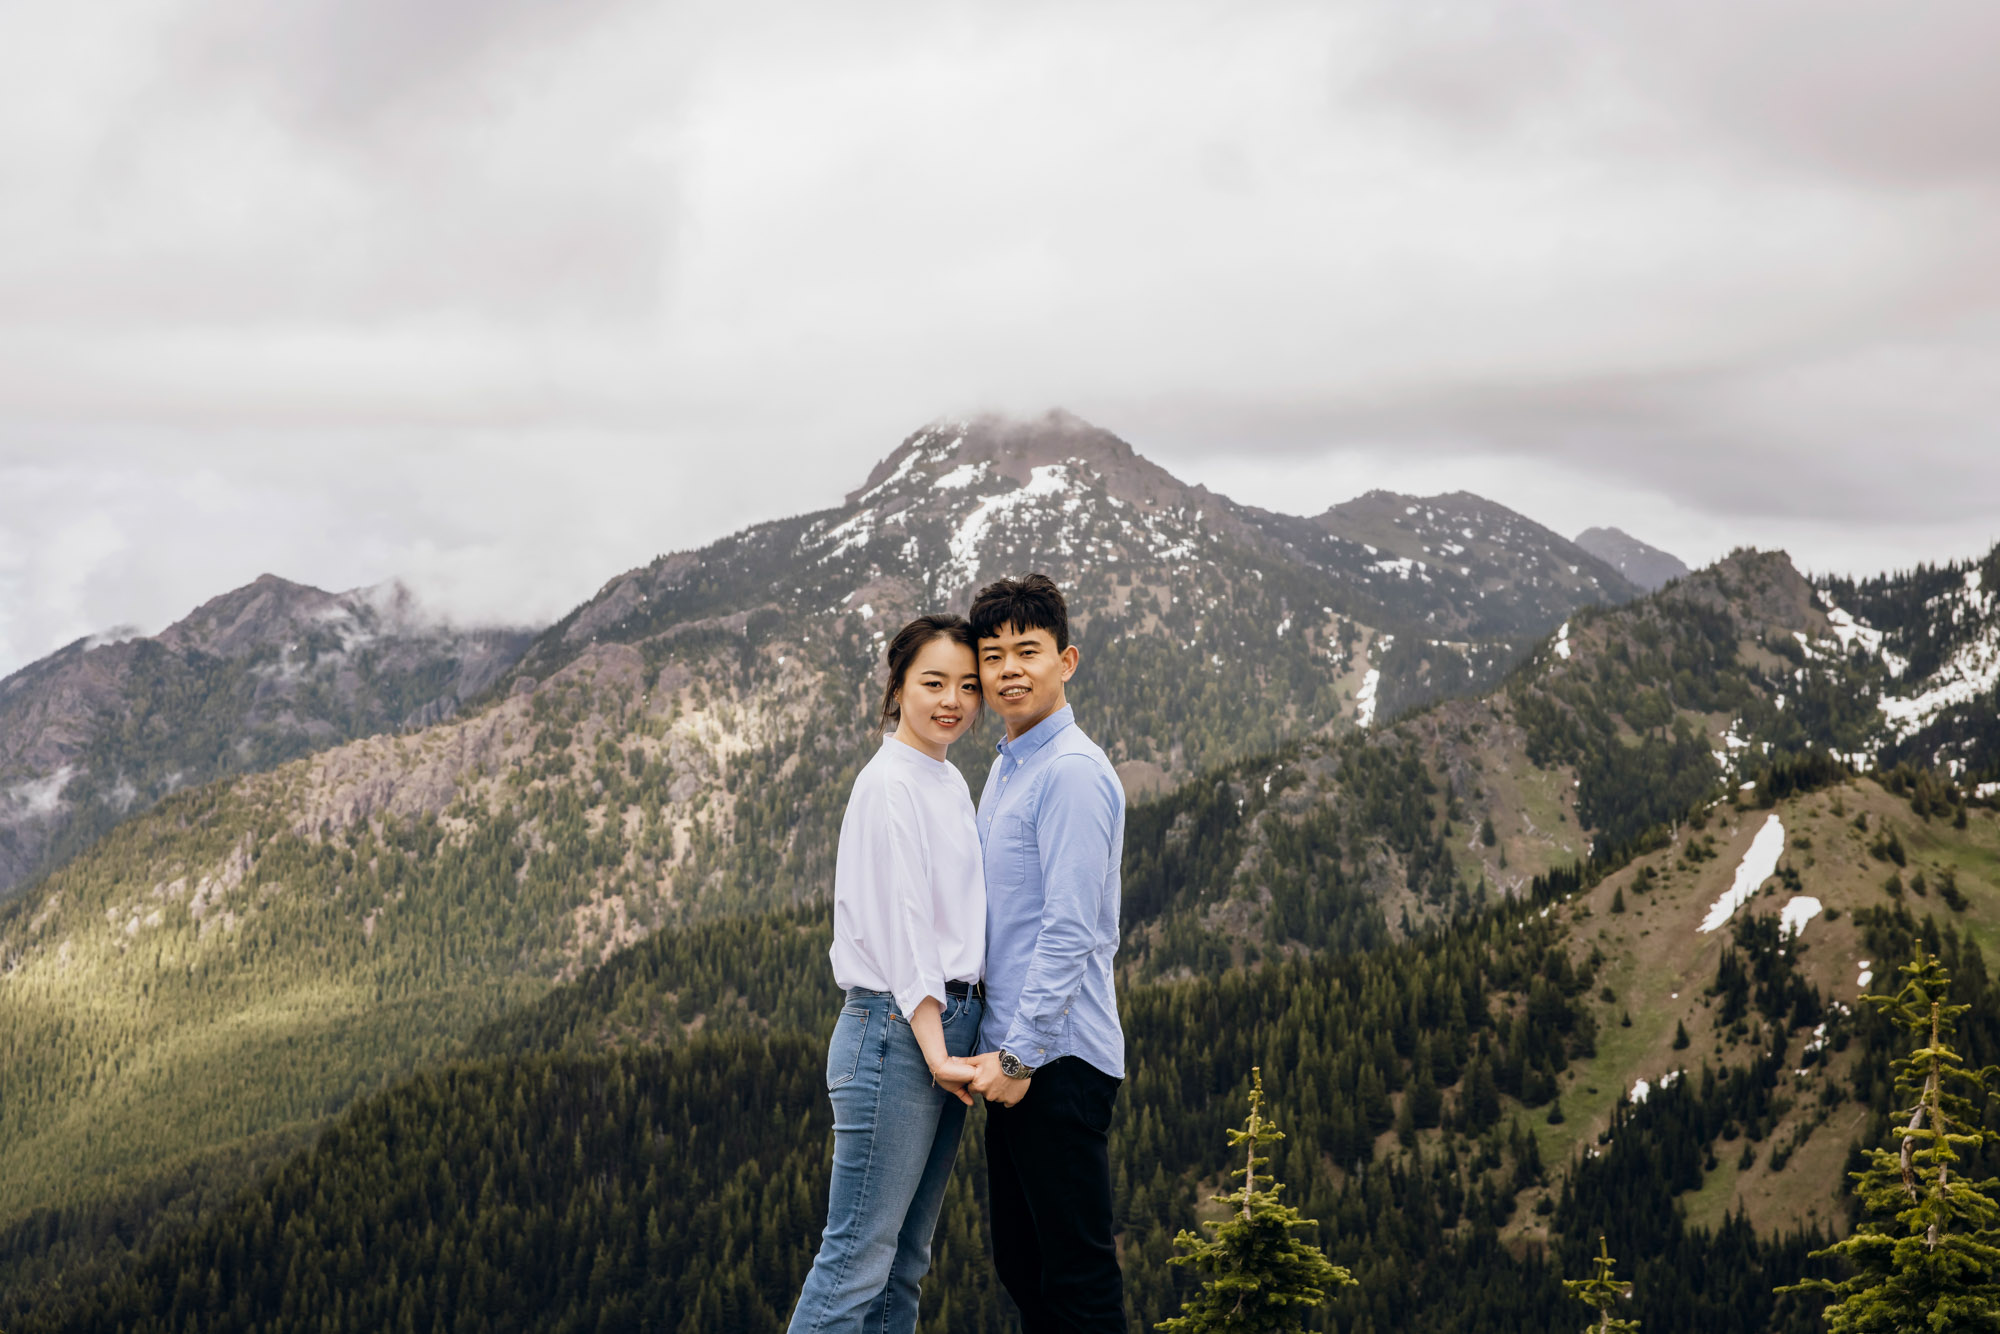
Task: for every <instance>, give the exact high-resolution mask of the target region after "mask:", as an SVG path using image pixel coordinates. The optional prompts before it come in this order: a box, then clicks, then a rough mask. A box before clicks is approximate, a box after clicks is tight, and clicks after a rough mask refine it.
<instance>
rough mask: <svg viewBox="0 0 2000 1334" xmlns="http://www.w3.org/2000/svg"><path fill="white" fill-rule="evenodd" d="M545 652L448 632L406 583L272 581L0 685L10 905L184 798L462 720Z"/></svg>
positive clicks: (513, 638)
mask: <svg viewBox="0 0 2000 1334" xmlns="http://www.w3.org/2000/svg"><path fill="white" fill-rule="evenodd" d="M531 637H532V636H531V635H530V633H529V632H526V631H519V630H505V629H489V630H457V629H452V628H449V627H447V626H443V625H440V624H436V623H433V622H431V621H429V620H427V619H425V618H424V617H423V616H422V615H421V614H419V612H418V611H417V609H416V608H415V606H414V605H413V604H412V602H411V600H410V595H409V593H408V592H407V591H406V590H404V589H402V588H401V587H400V586H395V585H391V586H388V587H384V588H369V589H356V590H354V591H352V592H347V593H326V592H322V591H321V590H319V589H317V588H308V587H306V586H305V585H302V584H294V583H289V582H287V581H285V580H283V579H279V578H277V577H275V576H273V575H268V574H267V575H265V576H263V577H262V578H260V579H258V580H257V581H256V582H255V583H252V584H249V585H246V586H245V587H243V588H239V589H236V590H235V591H234V592H230V593H225V594H223V595H222V596H221V597H218V598H214V599H212V600H210V601H208V602H205V603H203V604H202V605H201V606H200V607H197V608H196V609H195V610H194V611H193V612H191V613H189V615H188V616H187V617H186V618H185V619H183V620H181V621H178V622H176V623H175V624H173V625H170V626H168V627H167V628H166V629H165V630H163V631H161V632H160V633H159V634H157V635H153V636H150V637H147V636H137V635H135V636H131V637H128V638H122V639H121V638H115V637H112V638H104V639H83V640H78V641H77V642H76V643H74V644H71V645H69V646H68V647H67V648H64V649H61V650H59V651H57V652H55V653H53V654H50V655H49V656H48V657H46V658H43V659H42V660H40V661H39V662H34V663H30V664H29V665H28V666H26V667H23V668H22V669H21V670H19V671H17V672H15V673H14V674H13V675H11V676H9V677H7V678H6V679H5V680H0V899H4V898H6V897H7V895H8V894H9V893H10V892H12V891H14V890H17V889H19V888H21V887H22V886H24V885H26V884H27V883H28V882H30V881H32V880H34V879H35V878H36V877H38V876H40V875H42V874H45V873H46V872H47V871H49V870H50V869H52V868H53V867H56V866H59V865H61V864H62V863H63V862H65V861H67V860H69V859H70V858H71V857H73V856H75V855H76V854H77V853H78V852H79V851H81V850H82V849H84V848H86V847H88V846H90V844H92V843H94V842H96V841H97V839H98V838H100V837H102V836H103V834H104V832H105V831H106V830H107V829H109V828H110V827H111V826H112V825H114V824H116V823H117V822H118V821H119V820H122V819H124V818H126V817H127V816H130V815H133V814H135V813H138V812H141V811H144V810H146V809H148V808H150V807H151V806H152V805H153V804H154V803H155V802H157V801H158V800H160V798H162V797H164V796H166V795H167V794H169V793H171V792H175V791H178V790H180V789H182V788H188V787H199V786H201V785H202V784H204V783H207V782H209V781H211V780H213V779H216V778H220V777H223V776H225V775H229V774H236V773H247V772H255V771H258V770H263V769H269V768H272V767H273V766H275V765H278V764H281V763H283V762H284V761H286V760H290V759H293V758H295V757H297V756H300V755H303V754H306V753H308V752H310V751H314V750H321V749H324V748H326V747H328V746H331V745H336V744H338V743H340V742H343V741H351V740H353V739H355V738H357V737H364V736H369V735H372V734H374V733H377V732H394V731H397V730H401V729H407V728H413V727H422V726H426V725H428V724H430V723H434V722H437V721H440V720H441V719H445V718H449V717H451V716H452V715H453V714H454V713H455V712H457V710H458V707H459V704H460V702H461V701H463V700H465V699H468V698H470V697H471V696H473V695H476V694H478V693H479V692H481V691H483V690H485V689H486V688H487V687H488V686H489V685H491V684H492V683H493V682H494V681H495V680H496V679H498V678H499V676H500V675H501V674H502V673H503V672H505V671H506V670H507V669H508V668H509V667H511V666H512V665H513V664H514V660H515V659H516V658H518V657H519V656H520V655H521V652H522V650H523V649H525V648H526V647H527V645H528V643H529V640H530V639H531Z"/></svg>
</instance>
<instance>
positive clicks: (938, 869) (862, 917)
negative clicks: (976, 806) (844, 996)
mask: <svg viewBox="0 0 2000 1334" xmlns="http://www.w3.org/2000/svg"><path fill="white" fill-rule="evenodd" d="M832 955H833V978H834V981H836V982H838V983H839V984H840V985H841V986H842V987H865V988H866V989H868V990H870V991H886V992H888V993H890V994H891V995H892V996H894V997H895V998H896V1008H897V1010H898V1011H900V1012H901V1013H902V1014H904V1015H908V1014H910V1013H912V1012H914V1011H915V1009H916V1008H917V1006H918V1004H920V1003H921V1002H922V1001H923V999H924V997H926V996H935V997H937V999H938V1003H939V1004H940V1005H942V1004H943V1003H944V999H945V995H944V984H945V983H946V982H977V981H979V980H980V979H981V978H982V977H983V976H985V966H986V875H985V870H984V866H983V859H982V858H981V856H980V852H979V826H978V825H977V824H976V823H974V821H973V814H972V793H971V792H970V791H969V790H968V789H967V788H966V785H965V776H964V775H963V774H961V773H959V771H958V770H956V769H954V768H952V767H951V765H950V764H948V763H947V762H945V761H944V760H934V759H932V758H931V757H930V756H928V755H926V754H924V753H923V752H922V751H920V750H918V749H917V748H916V747H914V746H912V745H910V744H908V743H907V742H903V741H898V740H896V738H895V737H893V736H888V737H884V738H883V739H882V749H881V750H879V751H877V752H876V754H875V758H874V759H872V760H870V761H868V763H867V765H865V766H864V767H863V768H862V770H861V772H860V774H859V775H857V776H856V778H855V780H854V791H853V792H852V793H851V794H850V795H849V796H848V798H847V814H846V815H845V816H844V817H842V819H841V822H840V855H839V859H838V860H837V861H836V862H835V863H834V871H833V950H832Z"/></svg>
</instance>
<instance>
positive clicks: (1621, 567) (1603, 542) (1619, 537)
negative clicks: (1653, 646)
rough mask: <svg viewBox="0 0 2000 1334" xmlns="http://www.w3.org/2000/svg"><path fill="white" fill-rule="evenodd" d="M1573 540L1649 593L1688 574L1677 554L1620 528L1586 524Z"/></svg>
mask: <svg viewBox="0 0 2000 1334" xmlns="http://www.w3.org/2000/svg"><path fill="white" fill-rule="evenodd" d="M1576 544H1577V545H1578V546H1580V547H1582V548H1583V549H1584V550H1585V551H1588V552H1589V553H1590V554H1591V555H1593V556H1595V557H1597V558H1598V559H1599V560H1601V561H1603V562H1604V563H1605V564H1607V565H1609V566H1611V568H1613V569H1614V570H1617V571H1618V573H1620V574H1622V575H1624V576H1625V577H1626V578H1627V579H1629V580H1631V581H1632V582H1633V583H1635V584H1637V585H1638V586H1639V587H1641V588H1643V589H1645V590H1646V591H1647V592H1648V593H1651V592H1654V591H1655V590H1657V589H1660V588H1664V587H1665V586H1666V585H1668V584H1670V583H1672V582H1673V581H1674V580H1676V579H1683V578H1686V577H1687V573H1688V567H1687V566H1685V565H1683V564H1682V563H1681V560H1680V558H1679V557H1678V556H1674V555H1671V554H1669V553H1667V552H1665V551H1662V550H1660V549H1659V548H1658V547H1655V546H1648V545H1647V544H1646V543H1644V542H1641V541H1640V540H1639V539H1638V538H1636V537H1633V536H1632V535H1631V534H1630V533H1627V532H1625V531H1623V530H1622V529H1618V528H1586V529H1584V530H1583V531H1582V532H1580V533H1578V534H1577V535H1576Z"/></svg>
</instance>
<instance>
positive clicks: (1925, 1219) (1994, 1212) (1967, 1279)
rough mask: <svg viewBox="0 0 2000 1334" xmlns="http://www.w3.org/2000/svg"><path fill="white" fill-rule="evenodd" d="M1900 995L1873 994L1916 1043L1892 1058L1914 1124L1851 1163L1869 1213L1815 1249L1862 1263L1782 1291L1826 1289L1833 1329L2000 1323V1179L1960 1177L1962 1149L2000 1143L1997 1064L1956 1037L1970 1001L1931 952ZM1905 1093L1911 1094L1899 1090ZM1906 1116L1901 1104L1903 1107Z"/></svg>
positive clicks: (1894, 1332)
mask: <svg viewBox="0 0 2000 1334" xmlns="http://www.w3.org/2000/svg"><path fill="white" fill-rule="evenodd" d="M1901 971H1902V973H1903V975H1904V977H1905V978H1907V979H1908V980H1907V981H1905V982H1904V983H1903V986H1902V989H1901V990H1900V991H1898V992H1897V993H1896V994H1895V995H1894V996H1864V997H1863V998H1862V999H1863V1000H1865V1001H1867V1002H1868V1003H1870V1004H1872V1005H1874V1006H1875V1007H1876V1008H1877V1009H1878V1010H1880V1011H1881V1012H1882V1013H1883V1014H1884V1015H1885V1016H1886V1017H1888V1018H1889V1019H1891V1020H1892V1021H1893V1022H1895V1023H1896V1024H1897V1025H1898V1026H1900V1027H1901V1028H1903V1029H1904V1030H1905V1031H1906V1032H1908V1033H1909V1035H1910V1037H1911V1040H1912V1041H1913V1042H1914V1043H1915V1048H1914V1050H1912V1051H1911V1053H1910V1054H1909V1056H1908V1057H1906V1058H1904V1059H1902V1060H1899V1061H1897V1062H1896V1063H1895V1067H1894V1068H1895V1075H1896V1085H1895V1087H1896V1093H1897V1096H1898V1099H1899V1102H1898V1106H1899V1108H1900V1107H1902V1106H1908V1107H1909V1123H1908V1124H1907V1125H1903V1126H1898V1127H1896V1128H1895V1129H1894V1132H1893V1133H1894V1134H1895V1136H1896V1138H1897V1139H1898V1140H1899V1141H1900V1142H1901V1143H1900V1147H1899V1148H1896V1149H1887V1148H1883V1149H1876V1150H1873V1151H1872V1152H1871V1153H1870V1154H1869V1155H1868V1165H1867V1166H1866V1167H1865V1168H1864V1169H1863V1170H1861V1171H1859V1172H1855V1173H1852V1174H1851V1175H1852V1176H1853V1177H1854V1181H1855V1190H1854V1193H1855V1195H1856V1196H1858V1197H1859V1198H1860V1200H1861V1201H1862V1204H1863V1205H1864V1207H1865V1208H1866V1209H1867V1211H1868V1213H1869V1214H1870V1215H1871V1217H1870V1218H1869V1219H1868V1220H1867V1221H1865V1222H1863V1223H1862V1224H1860V1226H1858V1227H1857V1228H1856V1229H1855V1231H1854V1234H1853V1235H1852V1236H1849V1237H1847V1238H1846V1239H1844V1240H1842V1241H1839V1242H1836V1243H1835V1244H1834V1245H1832V1246H1829V1247H1827V1248H1826V1249H1825V1250H1823V1251H1815V1252H1814V1253H1813V1254H1814V1258H1820V1257H1826V1256H1838V1257H1840V1258H1841V1259H1843V1260H1845V1261H1847V1262H1848V1264H1849V1265H1850V1266H1852V1267H1853V1269H1854V1270H1855V1272H1854V1273H1853V1274H1852V1275H1851V1276H1850V1277H1848V1278H1846V1279H1843V1280H1842V1281H1841V1282H1839V1283H1831V1282H1828V1281H1827V1280H1825V1279H1809V1280H1807V1281H1806V1282H1804V1283H1800V1284H1796V1285H1793V1286H1791V1287H1785V1288H1780V1289H1778V1291H1780V1292H1801V1291H1823V1292H1830V1293H1832V1294H1833V1295H1834V1296H1835V1297H1836V1298H1837V1300H1836V1301H1835V1302H1834V1303H1833V1304H1832V1305H1830V1306H1828V1307H1827V1309H1826V1321H1827V1328H1828V1329H1830V1330H1832V1331H1833V1334H1844V1332H1845V1331H1854V1332H1855V1334H1863V1332H1864V1331H1865V1332H1866V1334H1876V1332H1877V1331H1880V1332H1881V1334H1901V1332H1902V1331H1905V1330H1908V1331H1918V1330H1921V1331H1926V1334H1935V1332H1939V1331H1960V1330H1964V1331H1972V1330H2000V1282H1996V1281H1995V1280H1994V1274H1995V1272H1996V1269H2000V1179H1994V1178H1989V1179H1987V1180H1985V1181H1979V1182H1973V1181H1967V1180H1962V1179H1959V1178H1958V1177H1957V1176H1956V1169H1957V1167H1958V1165H1959V1163H1960V1161H1961V1160H1962V1156H1963V1155H1962V1152H1961V1151H1977V1150H1979V1149H1981V1148H1983V1147H1985V1146H1987V1145H1990V1144H1994V1143H2000V1131H1994V1130H1989V1129H1987V1128H1986V1127H1985V1126H1984V1124H1983V1122H1982V1118H1981V1113H1980V1110H1979V1108H1978V1107H1977V1106H1975V1104H1974V1102H1973V1099H1972V1098H1971V1097H1969V1096H1967V1094H1966V1093H1965V1092H1963V1091H1961V1090H1965V1089H1968V1088H1969V1089H1972V1090H1976V1091H1977V1092H1978V1094H1979V1095H1980V1097H1981V1100H1982V1101H1983V1100H1984V1098H1985V1096H1986V1095H1987V1094H1988V1093H1989V1092H1991V1091H1992V1088H1991V1083H1992V1081H1993V1079H1994V1077H1995V1076H1996V1075H2000V1068H1995V1067H1988V1068H1987V1069H1984V1070H1978V1071H1972V1070H1966V1069H1964V1068H1963V1065H1964V1063H1963V1061H1962V1059H1961V1058H1960V1057H1959V1055H1958V1053H1957V1052H1955V1051H1954V1050H1952V1048H1951V1046H1950V1042H1949V1040H1950V1038H1951V1035H1952V1030H1953V1028H1954V1027H1955V1026H1956V1024H1957V1021H1958V1018H1959V1016H1960V1015H1962V1014H1964V1013H1965V1012H1966V1010H1967V1009H1968V1008H1970V1007H1969V1006H1965V1005H1950V1004H1947V1003H1946V1001H1945V996H1946V994H1947V992H1948V990H1949V987H1950V983H1951V977H1950V974H1949V973H1947V972H1946V970H1945V967H1944V965H1943V964H1942V963H1940V962H1939V961H1938V959H1937V958H1936V956H1934V955H1925V956H1923V957H1922V958H1921V959H1920V960H1919V961H1917V962H1914V963H1908V964H1905V965H1903V968H1902V970H1901ZM1904 1099H1907V1100H1908V1101H1907V1103H1906V1102H1903V1101H1902V1100H1904ZM1898 1114H1899V1115H1900V1111H1899V1113H1898Z"/></svg>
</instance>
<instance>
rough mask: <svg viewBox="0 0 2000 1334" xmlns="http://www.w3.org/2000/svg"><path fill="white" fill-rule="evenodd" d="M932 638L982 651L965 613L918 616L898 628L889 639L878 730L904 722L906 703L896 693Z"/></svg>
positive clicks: (884, 729) (974, 650)
mask: <svg viewBox="0 0 2000 1334" xmlns="http://www.w3.org/2000/svg"><path fill="white" fill-rule="evenodd" d="M933 639H949V640H951V641H952V643H954V644H963V645H965V646H966V647H967V648H969V649H971V650H973V652H974V653H977V652H978V651H979V644H978V641H977V640H975V639H973V637H972V627H971V626H970V625H969V624H967V623H966V619H965V618H964V617H963V616H954V615H952V614H951V613H950V612H939V613H937V614H936V615H934V616H919V617H917V619H916V620H914V621H911V622H910V623H909V624H908V625H906V626H904V627H903V628H902V629H900V630H898V631H897V632H896V637H895V638H894V639H892V640H890V641H889V651H888V653H887V654H886V655H885V656H886V657H887V658H888V661H889V680H888V683H887V684H886V685H884V686H883V687H882V717H881V719H880V720H879V724H878V730H880V731H884V732H886V731H888V730H889V729H890V728H891V727H893V726H895V725H896V724H897V723H899V722H901V721H902V719H903V705H902V701H900V700H899V699H897V698H896V696H897V694H898V693H899V692H900V691H901V690H902V688H903V678H904V677H905V676H907V675H909V671H910V664H911V663H912V662H915V661H916V658H917V654H919V653H921V652H922V651H923V647H924V645H926V644H928V643H930V642H931V641H932V640H933Z"/></svg>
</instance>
